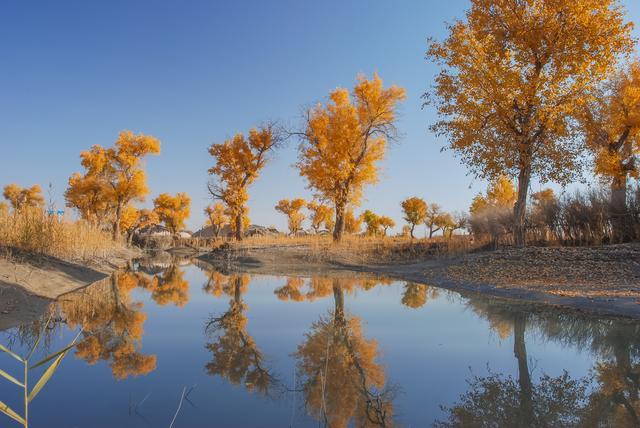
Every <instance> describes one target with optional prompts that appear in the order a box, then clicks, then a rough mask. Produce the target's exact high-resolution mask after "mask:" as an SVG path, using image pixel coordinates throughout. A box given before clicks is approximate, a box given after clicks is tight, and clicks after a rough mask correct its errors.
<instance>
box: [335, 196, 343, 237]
mask: <svg viewBox="0 0 640 428" xmlns="http://www.w3.org/2000/svg"><path fill="white" fill-rule="evenodd" d="M343 234H344V205H341V204H336V224H335V226H334V227H333V242H340V241H341V240H342V235H343Z"/></svg>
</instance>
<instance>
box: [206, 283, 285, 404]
mask: <svg viewBox="0 0 640 428" xmlns="http://www.w3.org/2000/svg"><path fill="white" fill-rule="evenodd" d="M207 276H208V281H207V283H206V284H205V287H204V289H205V290H206V291H207V292H209V293H211V294H213V295H214V296H221V295H227V296H229V297H231V300H230V301H229V309H228V310H227V311H226V312H225V313H223V314H222V315H220V316H218V317H212V318H211V319H210V320H209V322H208V323H207V326H206V328H205V332H206V334H207V335H208V336H209V337H210V338H211V339H212V341H211V342H210V343H208V344H207V345H206V347H207V349H208V350H209V351H211V353H212V359H211V361H210V362H209V363H207V365H206V370H207V373H209V374H210V375H214V376H220V377H222V378H224V379H227V380H228V381H229V382H231V383H232V384H234V385H240V384H243V385H244V386H245V388H246V389H247V390H249V391H257V392H260V393H262V394H264V395H270V394H272V393H273V392H275V391H277V390H278V387H279V382H278V381H277V379H276V377H275V376H274V374H273V373H272V372H271V370H270V369H269V368H268V367H267V363H266V360H265V357H264V355H263V354H262V352H261V351H260V349H259V348H258V345H257V344H256V342H255V340H254V339H253V337H251V335H250V334H249V333H248V332H247V317H246V316H245V314H244V312H245V310H246V308H247V307H246V305H245V303H244V302H243V300H242V295H243V294H244V293H245V292H246V291H247V287H248V285H249V281H250V279H251V278H250V276H249V275H230V276H226V275H222V274H221V273H219V272H209V273H208V275H207Z"/></svg>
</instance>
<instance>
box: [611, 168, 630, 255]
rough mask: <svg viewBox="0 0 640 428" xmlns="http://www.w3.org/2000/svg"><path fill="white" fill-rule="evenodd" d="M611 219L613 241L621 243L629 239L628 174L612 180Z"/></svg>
mask: <svg viewBox="0 0 640 428" xmlns="http://www.w3.org/2000/svg"><path fill="white" fill-rule="evenodd" d="M610 213H611V214H610V215H611V221H612V226H613V242H614V243H621V242H625V241H628V240H629V230H628V227H627V224H628V222H627V214H628V213H627V176H626V174H625V175H622V176H620V177H615V178H614V179H613V180H612V181H611V208H610Z"/></svg>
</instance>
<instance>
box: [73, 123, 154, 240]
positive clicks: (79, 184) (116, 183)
mask: <svg viewBox="0 0 640 428" xmlns="http://www.w3.org/2000/svg"><path fill="white" fill-rule="evenodd" d="M159 153H160V141H159V140H158V139H156V138H155V137H152V136H149V135H144V134H137V135H136V134H134V133H133V132H131V131H123V132H121V133H120V135H119V136H118V139H117V140H116V142H115V145H114V147H110V148H104V147H102V146H100V145H94V146H93V147H92V148H91V149H90V150H88V151H85V152H82V153H81V154H80V158H81V159H82V160H81V164H82V166H83V167H84V168H85V169H86V172H85V174H84V176H82V175H80V174H74V175H73V176H72V177H71V178H70V179H69V188H68V189H67V191H66V192H65V199H66V200H67V205H69V206H72V207H75V208H77V209H78V210H79V211H80V212H81V213H82V215H83V216H88V217H91V216H93V215H96V213H97V212H101V211H103V210H104V209H105V208H107V209H109V211H110V216H109V217H111V221H112V224H113V239H117V238H118V237H119V236H120V223H121V220H122V215H123V212H124V210H125V208H126V207H127V206H128V205H129V204H130V203H131V202H133V201H140V202H142V201H144V198H145V196H146V195H147V194H148V193H149V189H148V188H147V178H146V174H145V171H144V167H143V165H142V159H143V158H144V157H145V156H147V155H150V154H159ZM94 204H95V205H94Z"/></svg>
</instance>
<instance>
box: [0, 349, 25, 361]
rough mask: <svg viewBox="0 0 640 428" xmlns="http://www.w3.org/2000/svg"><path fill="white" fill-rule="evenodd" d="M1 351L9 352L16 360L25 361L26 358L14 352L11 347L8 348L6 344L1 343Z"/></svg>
mask: <svg viewBox="0 0 640 428" xmlns="http://www.w3.org/2000/svg"><path fill="white" fill-rule="evenodd" d="M0 351H3V352H6V353H7V354H9V355H11V356H12V357H13V358H15V359H16V360H18V361H20V362H21V363H24V360H23V359H22V357H21V356H20V355H18V354H16V353H14V352H12V351H11V350H10V349H9V348H7V347H6V346H4V345H0Z"/></svg>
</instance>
